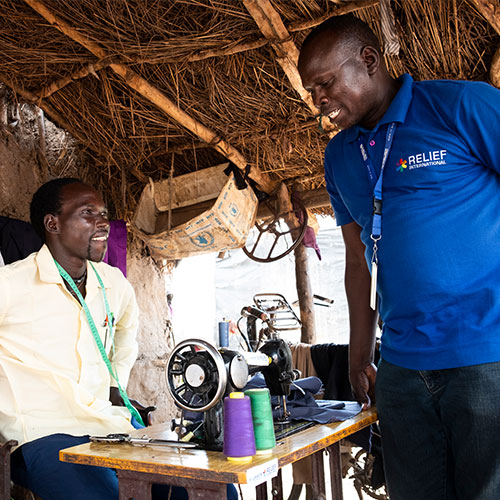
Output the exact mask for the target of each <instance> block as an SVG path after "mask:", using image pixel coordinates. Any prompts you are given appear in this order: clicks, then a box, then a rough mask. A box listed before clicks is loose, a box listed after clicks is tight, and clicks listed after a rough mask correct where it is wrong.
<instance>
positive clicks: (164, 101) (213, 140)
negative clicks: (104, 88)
mask: <svg viewBox="0 0 500 500" xmlns="http://www.w3.org/2000/svg"><path fill="white" fill-rule="evenodd" d="M24 1H25V3H27V4H28V5H29V6H30V7H31V8H32V9H33V10H35V11H36V12H38V13H39V14H40V15H41V16H42V17H43V18H44V19H46V20H47V21H48V22H49V23H50V24H52V25H53V26H54V27H56V28H57V29H58V30H59V31H61V32H62V33H64V34H65V35H66V36H68V37H69V38H71V39H72V40H74V41H75V42H77V43H79V44H80V45H82V46H83V47H85V48H86V49H87V50H89V51H90V52H92V54H94V55H95V56H96V57H98V58H99V59H108V58H109V57H110V55H109V54H108V53H107V52H106V51H105V50H104V49H103V48H102V47H100V46H99V45H98V44H97V43H95V42H94V41H92V40H90V39H89V38H88V37H86V36H85V35H84V34H82V33H81V32H80V31H78V30H77V29H75V28H73V27H72V26H69V25H68V24H67V23H66V22H64V21H63V20H62V19H60V18H59V17H58V16H57V15H56V14H55V13H53V12H52V11H51V10H50V9H48V8H47V7H46V6H45V5H44V4H43V3H42V2H40V1H39V0H24ZM110 67H111V68H112V69H113V71H114V72H115V73H117V74H118V75H120V76H121V77H122V78H123V80H124V81H125V82H126V83H127V85H128V86H129V87H131V88H132V89H134V90H135V91H136V92H138V93H139V94H141V95H142V96H144V97H146V98H147V99H149V100H150V101H151V102H152V103H153V104H155V105H156V106H157V107H158V108H160V109H161V110H162V111H164V112H165V113H166V114H167V115H168V116H170V117H171V118H173V119H174V120H175V121H177V122H178V123H179V124H181V125H182V126H183V127H185V128H186V129H188V130H189V131H190V132H192V133H193V134H195V135H196V136H198V137H199V138H200V139H202V140H203V141H205V142H207V143H208V144H210V145H211V146H212V147H213V148H214V149H216V150H217V151H219V153H221V154H223V155H224V156H225V157H226V158H227V159H228V160H230V161H231V162H233V163H234V164H235V165H236V166H237V167H238V168H240V169H242V170H244V169H245V168H246V166H247V164H248V162H247V161H246V159H245V158H244V157H243V155H242V154H241V153H240V152H239V151H238V150H237V149H235V148H234V147H233V146H231V145H230V144H228V143H227V142H226V141H225V140H224V139H222V138H220V137H218V136H217V134H216V133H215V132H214V131H213V130H211V129H209V128H208V127H206V126H205V125H203V124H201V123H200V122H198V121H197V120H195V119H194V118H193V117H192V116H190V115H188V114H187V113H186V112H185V111H183V110H182V109H181V108H179V107H178V106H176V104H175V103H174V102H173V101H171V100H170V99H169V98H168V97H167V96H166V95H165V94H163V93H162V92H161V91H160V90H159V89H158V88H156V87H155V86H154V85H152V84H151V83H149V82H148V81H147V80H146V79H144V78H142V77H141V76H140V75H138V74H137V73H136V72H135V71H133V70H131V69H130V68H128V67H126V66H125V65H123V64H119V63H112V64H110ZM249 177H251V178H252V179H253V180H254V181H255V182H256V183H257V184H258V186H259V188H260V189H261V190H262V191H265V192H267V193H270V192H272V191H273V190H274V187H275V183H274V182H272V181H271V179H270V178H269V177H268V176H267V175H266V174H264V173H263V172H261V171H260V170H259V169H258V168H257V167H255V166H253V167H251V169H250V173H249Z"/></svg>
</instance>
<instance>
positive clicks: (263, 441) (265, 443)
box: [245, 388, 276, 455]
mask: <svg viewBox="0 0 500 500" xmlns="http://www.w3.org/2000/svg"><path fill="white" fill-rule="evenodd" d="M245 396H248V397H249V398H250V404H251V406H252V420H253V429H254V433H255V447H256V449H257V455H268V454H270V453H272V450H273V448H274V447H275V446H276V437H275V435H274V422H273V412H272V408H271V395H270V393H269V389H267V388H264V389H249V390H248V391H245Z"/></svg>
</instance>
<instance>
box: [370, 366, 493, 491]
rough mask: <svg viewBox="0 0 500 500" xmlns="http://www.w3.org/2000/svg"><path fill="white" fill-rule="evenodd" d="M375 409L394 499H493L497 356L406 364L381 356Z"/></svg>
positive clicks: (389, 485) (390, 489)
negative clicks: (441, 364) (444, 364)
mask: <svg viewBox="0 0 500 500" xmlns="http://www.w3.org/2000/svg"><path fill="white" fill-rule="evenodd" d="M376 398H377V411H378V416H379V419H380V429H381V433H382V448H383V455H384V464H385V470H386V478H387V484H388V488H389V497H390V498H391V500H455V499H463V500H472V499H473V500H497V499H498V498H499V492H500V447H499V446H498V434H499V430H500V363H487V364H482V365H476V366H467V367H460V368H452V369H448V370H426V371H417V370H409V369H406V368H401V367H398V366H395V365H392V364H390V363H388V362H386V361H382V362H381V364H380V366H379V370H378V374H377V382H376Z"/></svg>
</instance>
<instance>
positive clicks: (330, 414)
mask: <svg viewBox="0 0 500 500" xmlns="http://www.w3.org/2000/svg"><path fill="white" fill-rule="evenodd" d="M259 387H266V382H265V380H264V376H263V375H262V374H261V373H257V374H256V375H254V376H253V377H252V378H251V379H250V380H249V381H248V384H247V385H246V386H245V388H244V389H243V390H244V391H246V390H248V389H254V388H259ZM321 387H322V383H321V380H320V379H319V378H318V377H306V378H302V379H299V380H296V381H295V382H294V385H292V386H291V387H290V394H289V395H288V396H287V397H286V408H287V410H288V411H289V412H290V420H307V421H309V422H317V423H318V424H328V423H330V422H340V421H343V420H347V419H348V418H351V417H354V416H355V415H357V414H358V413H359V412H360V411H361V406H360V405H359V403H357V402H355V401H331V400H317V399H315V398H314V394H317V393H318V392H319V391H320V389H321ZM271 404H272V406H273V417H274V418H275V419H277V418H280V417H282V412H283V410H282V408H281V407H280V408H277V406H278V405H280V404H281V401H280V398H279V397H278V396H271Z"/></svg>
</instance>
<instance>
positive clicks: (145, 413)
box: [109, 387, 156, 425]
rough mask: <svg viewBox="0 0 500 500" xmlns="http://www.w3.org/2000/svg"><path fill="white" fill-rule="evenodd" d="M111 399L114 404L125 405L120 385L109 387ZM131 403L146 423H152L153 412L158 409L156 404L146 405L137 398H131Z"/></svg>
mask: <svg viewBox="0 0 500 500" xmlns="http://www.w3.org/2000/svg"><path fill="white" fill-rule="evenodd" d="M109 400H110V401H111V404H112V405H113V406H125V403H124V402H123V399H122V396H121V394H120V390H119V389H118V387H110V388H109ZM129 401H130V404H131V405H132V406H133V407H134V408H135V409H136V410H137V411H138V412H139V415H140V416H141V417H142V420H143V422H144V424H145V425H151V424H152V415H151V412H153V411H155V410H156V406H144V405H143V404H142V403H139V401H137V400H135V399H129Z"/></svg>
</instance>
